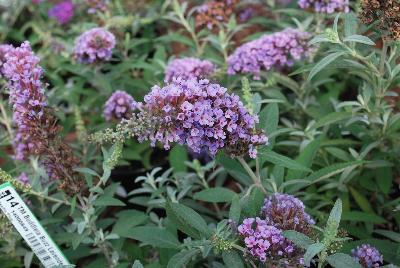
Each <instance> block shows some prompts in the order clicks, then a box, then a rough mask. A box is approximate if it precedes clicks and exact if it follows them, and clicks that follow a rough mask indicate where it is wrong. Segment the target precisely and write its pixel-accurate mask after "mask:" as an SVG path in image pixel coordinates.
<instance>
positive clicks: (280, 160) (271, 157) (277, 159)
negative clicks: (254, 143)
mask: <svg viewBox="0 0 400 268" xmlns="http://www.w3.org/2000/svg"><path fill="white" fill-rule="evenodd" d="M260 155H262V159H263V160H265V161H268V162H270V163H273V164H275V165H279V166H282V167H286V168H288V169H289V170H290V169H293V170H300V171H306V172H310V171H311V169H309V168H307V167H305V166H303V165H302V164H300V163H298V162H296V161H294V160H292V159H290V158H289V157H286V156H283V155H280V154H278V153H275V152H273V151H270V150H267V151H263V152H260Z"/></svg>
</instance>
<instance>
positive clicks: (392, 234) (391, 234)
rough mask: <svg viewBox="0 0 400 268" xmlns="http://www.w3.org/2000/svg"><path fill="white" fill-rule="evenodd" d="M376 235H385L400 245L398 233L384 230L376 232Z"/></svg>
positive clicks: (399, 234)
mask: <svg viewBox="0 0 400 268" xmlns="http://www.w3.org/2000/svg"><path fill="white" fill-rule="evenodd" d="M374 233H377V234H380V235H383V236H385V237H387V238H389V239H390V240H393V241H395V242H397V243H400V233H396V232H393V231H389V230H384V229H377V230H374Z"/></svg>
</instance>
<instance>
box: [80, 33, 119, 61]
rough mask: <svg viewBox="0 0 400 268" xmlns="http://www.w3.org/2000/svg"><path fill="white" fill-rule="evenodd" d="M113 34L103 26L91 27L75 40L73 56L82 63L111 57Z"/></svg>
mask: <svg viewBox="0 0 400 268" xmlns="http://www.w3.org/2000/svg"><path fill="white" fill-rule="evenodd" d="M114 47H115V36H114V35H113V34H112V33H111V32H109V31H107V30H106V29H104V28H93V29H90V30H88V31H86V32H84V33H83V34H81V35H80V36H79V37H78V38H77V39H76V40H75V49H74V54H75V58H76V59H77V60H78V61H79V62H82V63H93V62H95V61H101V60H105V61H108V60H110V59H111V56H112V50H113V48H114Z"/></svg>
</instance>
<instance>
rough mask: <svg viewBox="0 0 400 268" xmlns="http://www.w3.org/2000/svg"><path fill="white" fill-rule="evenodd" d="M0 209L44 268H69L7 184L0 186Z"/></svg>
mask: <svg viewBox="0 0 400 268" xmlns="http://www.w3.org/2000/svg"><path fill="white" fill-rule="evenodd" d="M0 209H1V210H2V211H3V213H4V214H5V215H6V216H7V218H8V219H9V220H10V221H11V223H12V224H13V225H14V227H15V229H17V231H18V232H19V233H20V235H21V236H22V238H23V239H24V240H25V242H26V243H27V244H28V246H29V247H30V248H31V249H32V251H33V252H34V253H35V254H36V256H37V257H38V259H39V260H40V261H41V263H42V264H43V265H44V267H46V268H54V267H71V264H70V263H69V262H68V260H67V258H66V257H65V256H64V254H63V253H62V252H61V250H60V249H59V248H58V247H57V245H56V244H55V243H54V241H53V240H52V239H51V238H50V236H49V235H48V234H47V232H46V230H45V229H44V228H43V226H42V225H41V224H40V222H39V221H38V220H37V219H36V217H35V215H33V213H32V212H31V210H30V209H29V207H28V206H27V205H26V204H25V202H24V201H23V200H22V198H21V197H20V195H19V194H18V193H17V191H15V189H14V188H13V187H12V185H11V183H9V182H8V183H4V184H2V185H0ZM72 267H73V266H72Z"/></svg>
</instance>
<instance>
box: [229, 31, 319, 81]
mask: <svg viewBox="0 0 400 268" xmlns="http://www.w3.org/2000/svg"><path fill="white" fill-rule="evenodd" d="M310 38H311V34H309V33H307V32H302V31H299V30H296V29H291V28H288V29H285V30H284V31H281V32H277V33H274V34H271V35H264V36H262V37H261V38H259V39H256V40H254V41H250V42H248V43H245V44H244V45H242V46H240V47H238V48H237V49H236V50H235V52H234V53H233V54H232V55H231V56H229V58H228V74H229V75H234V74H237V73H249V74H252V75H253V77H254V79H259V78H260V72H261V70H262V69H265V70H267V71H268V70H270V69H272V68H273V67H275V68H282V67H286V66H289V67H290V66H292V65H293V64H294V62H295V61H296V60H300V59H301V58H304V57H308V56H310V55H311V54H312V53H313V52H314V50H315V48H314V47H311V46H309V45H308V41H309V40H310Z"/></svg>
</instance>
